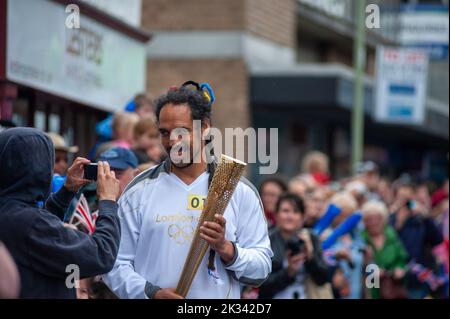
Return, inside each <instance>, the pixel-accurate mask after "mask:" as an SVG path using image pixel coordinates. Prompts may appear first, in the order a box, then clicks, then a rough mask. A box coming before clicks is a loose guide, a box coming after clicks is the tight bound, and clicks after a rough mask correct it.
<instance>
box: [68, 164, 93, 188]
mask: <svg viewBox="0 0 450 319" xmlns="http://www.w3.org/2000/svg"><path fill="white" fill-rule="evenodd" d="M89 163H90V161H89V160H88V159H85V158H83V157H77V158H76V159H75V161H73V164H72V166H70V167H69V169H68V170H67V178H66V181H65V182H64V187H65V188H66V189H68V190H69V191H71V192H74V193H76V192H78V190H79V189H80V187H82V186H84V185H86V184H89V183H90V180H89V179H86V178H85V177H84V167H85V166H86V165H88V164H89Z"/></svg>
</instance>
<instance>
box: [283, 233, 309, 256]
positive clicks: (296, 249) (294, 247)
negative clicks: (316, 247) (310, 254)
mask: <svg viewBox="0 0 450 319" xmlns="http://www.w3.org/2000/svg"><path fill="white" fill-rule="evenodd" d="M287 248H288V249H289V250H290V251H291V255H292V256H294V255H298V254H299V253H301V252H302V251H304V250H305V241H304V240H303V239H301V238H298V235H295V236H292V237H291V238H289V239H288V241H287Z"/></svg>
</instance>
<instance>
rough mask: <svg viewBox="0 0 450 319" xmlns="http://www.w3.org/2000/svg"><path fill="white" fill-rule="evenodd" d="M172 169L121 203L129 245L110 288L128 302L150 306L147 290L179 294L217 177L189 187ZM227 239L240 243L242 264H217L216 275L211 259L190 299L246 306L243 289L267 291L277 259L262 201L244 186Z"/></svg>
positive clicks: (140, 184) (152, 174)
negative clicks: (211, 182) (230, 301)
mask: <svg viewBox="0 0 450 319" xmlns="http://www.w3.org/2000/svg"><path fill="white" fill-rule="evenodd" d="M167 166H168V165H167V164H164V163H163V164H161V165H159V166H157V167H154V168H151V169H149V170H147V171H145V172H143V173H142V174H140V175H139V176H138V177H136V178H135V180H134V181H133V182H132V183H131V184H130V186H129V187H128V188H127V190H126V191H125V193H124V194H123V195H122V196H121V198H120V200H119V217H120V222H121V233H122V236H121V243H120V248H119V254H118V257H117V260H116V263H115V266H114V268H113V270H112V271H111V272H110V273H109V274H107V275H106V276H105V281H106V283H107V284H108V285H109V286H110V288H111V289H112V290H113V291H114V292H115V293H116V294H117V295H118V296H119V297H120V298H146V295H145V293H144V287H145V284H146V282H150V283H151V284H153V285H157V286H159V287H161V288H176V286H177V283H178V280H179V278H180V274H181V271H182V269H183V265H184V262H185V259H186V256H187V254H188V252H189V248H190V245H191V241H192V239H193V236H194V232H195V229H196V227H197V223H198V219H199V217H200V214H201V211H202V205H203V203H204V200H205V199H206V196H207V193H208V177H209V173H208V172H205V173H203V174H202V175H200V176H199V177H198V178H197V179H196V180H195V181H194V182H193V183H191V184H190V185H186V184H185V183H184V182H183V181H182V180H181V179H179V178H178V177H177V176H176V175H175V174H173V173H170V172H169V171H168V169H167ZM224 217H225V219H226V220H227V224H226V236H225V237H226V239H227V240H230V241H232V242H234V243H235V247H236V248H237V251H236V255H235V257H236V258H235V260H234V261H233V262H232V263H231V265H229V266H227V267H226V266H225V265H224V264H223V263H222V261H221V260H220V256H219V255H218V254H216V256H215V262H214V264H215V269H216V270H215V271H214V272H211V271H208V267H207V265H208V257H209V250H208V251H207V253H206V255H205V257H204V259H203V261H202V263H201V265H200V267H199V269H198V272H197V275H196V277H195V278H194V281H193V283H192V286H191V288H190V290H189V293H188V295H187V298H217V299H221V298H240V284H239V282H242V283H244V284H249V285H260V284H261V283H262V282H263V281H264V280H265V279H266V278H267V276H268V275H269V273H270V272H271V257H272V256H273V254H272V251H271V248H270V240H269V237H268V231H267V223H266V220H265V217H264V213H263V209H262V205H261V201H260V199H259V196H258V193H257V192H256V191H255V189H254V187H253V186H252V185H251V184H249V182H247V181H246V180H241V181H240V182H239V183H238V185H237V187H236V190H235V193H234V194H233V196H232V198H231V200H230V203H229V204H228V207H227V209H226V210H225V214H224Z"/></svg>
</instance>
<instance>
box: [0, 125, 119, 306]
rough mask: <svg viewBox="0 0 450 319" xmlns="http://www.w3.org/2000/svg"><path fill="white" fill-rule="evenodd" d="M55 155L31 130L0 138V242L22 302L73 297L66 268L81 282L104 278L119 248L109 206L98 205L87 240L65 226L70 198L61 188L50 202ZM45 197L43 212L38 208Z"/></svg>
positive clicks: (44, 138)
mask: <svg viewBox="0 0 450 319" xmlns="http://www.w3.org/2000/svg"><path fill="white" fill-rule="evenodd" d="M54 156H55V155H54V149H53V145H52V142H51V140H50V139H49V138H48V137H47V136H46V135H45V134H44V133H42V132H40V131H38V130H36V129H33V128H12V129H8V130H5V131H3V132H1V133H0V163H1V165H0V241H2V242H3V243H4V244H5V245H6V247H7V248H8V250H9V251H10V252H11V255H12V256H13V258H14V261H15V262H16V264H17V267H18V269H19V273H20V277H21V285H22V286H21V294H20V296H21V298H75V296H76V295H75V290H74V289H73V288H68V287H67V286H66V278H67V276H68V275H69V274H70V272H66V267H67V266H68V265H70V264H75V265H78V267H79V270H80V278H81V279H82V278H87V277H92V276H95V275H98V274H104V273H107V272H109V271H110V270H111V269H112V267H113V265H114V262H115V259H116V256H117V251H118V248H119V241H120V225H119V220H118V217H117V215H116V213H117V204H116V203H115V202H113V201H101V202H100V204H99V205H100V209H99V218H98V220H97V227H96V230H95V232H94V234H93V235H92V236H89V235H87V234H85V233H82V232H79V231H76V230H72V229H68V228H66V227H64V225H63V223H62V218H63V216H64V212H65V210H66V209H67V206H68V205H69V202H70V200H71V199H72V198H73V196H74V193H71V192H69V191H68V190H67V189H66V188H64V187H63V188H61V189H60V190H59V191H58V192H57V193H55V194H52V195H51V196H50V197H49V194H50V183H51V179H52V173H53V164H54ZM46 198H48V200H47V201H46V204H45V209H39V208H37V205H36V202H37V201H43V200H45V199H46Z"/></svg>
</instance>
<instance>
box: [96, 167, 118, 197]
mask: <svg viewBox="0 0 450 319" xmlns="http://www.w3.org/2000/svg"><path fill="white" fill-rule="evenodd" d="M119 195H120V187H119V180H118V179H117V178H116V175H115V173H114V171H111V168H110V167H109V164H108V162H98V173H97V196H98V199H99V200H112V201H116V200H117V199H118V198H119Z"/></svg>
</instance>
